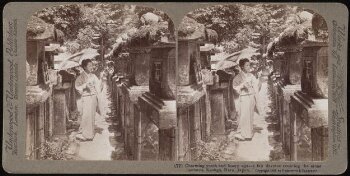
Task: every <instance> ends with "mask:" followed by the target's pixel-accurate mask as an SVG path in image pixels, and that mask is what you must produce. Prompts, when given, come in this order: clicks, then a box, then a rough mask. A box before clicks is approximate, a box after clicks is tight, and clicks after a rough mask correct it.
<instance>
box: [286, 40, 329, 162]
mask: <svg viewBox="0 0 350 176" xmlns="http://www.w3.org/2000/svg"><path fill="white" fill-rule="evenodd" d="M301 61H302V76H301V91H298V92H296V93H295V94H294V95H293V96H292V97H291V104H290V108H291V110H290V113H291V114H290V118H291V129H292V130H291V132H292V137H291V143H292V144H291V148H292V151H291V159H292V160H294V161H296V160H297V161H310V160H312V161H321V160H325V159H327V156H328V43H327V42H322V41H308V40H307V41H305V42H304V43H303V51H302V60H301Z"/></svg>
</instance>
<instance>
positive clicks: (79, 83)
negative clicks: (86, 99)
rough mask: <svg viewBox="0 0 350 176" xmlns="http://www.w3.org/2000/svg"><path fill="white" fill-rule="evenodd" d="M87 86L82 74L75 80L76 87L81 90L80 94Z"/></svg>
mask: <svg viewBox="0 0 350 176" xmlns="http://www.w3.org/2000/svg"><path fill="white" fill-rule="evenodd" d="M85 88H86V84H85V83H84V80H83V79H82V76H78V77H77V79H76V80H75V89H76V90H77V91H78V92H79V94H80V95H82V94H83V90H84V89H85Z"/></svg>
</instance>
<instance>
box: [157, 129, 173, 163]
mask: <svg viewBox="0 0 350 176" xmlns="http://www.w3.org/2000/svg"><path fill="white" fill-rule="evenodd" d="M175 134H176V129H175V128H170V129H159V160H168V161H173V160H175V151H176V150H175V149H176V147H175V146H176V145H175Z"/></svg>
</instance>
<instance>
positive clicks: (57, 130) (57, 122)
mask: <svg viewBox="0 0 350 176" xmlns="http://www.w3.org/2000/svg"><path fill="white" fill-rule="evenodd" d="M68 91H69V88H57V89H54V120H53V124H54V125H53V135H59V136H60V135H65V134H66V129H67V126H66V120H67V118H68V111H69V110H68V108H67V103H68V102H67V93H68Z"/></svg>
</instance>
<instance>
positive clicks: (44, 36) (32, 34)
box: [27, 16, 64, 41]
mask: <svg viewBox="0 0 350 176" xmlns="http://www.w3.org/2000/svg"><path fill="white" fill-rule="evenodd" d="M63 35H64V34H63V32H62V31H60V30H58V29H56V28H55V26H54V25H53V24H48V23H46V22H45V21H44V20H42V19H40V18H39V17H36V16H32V17H31V18H30V20H29V22H28V25H27V40H51V41H59V40H61V39H62V38H63Z"/></svg>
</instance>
